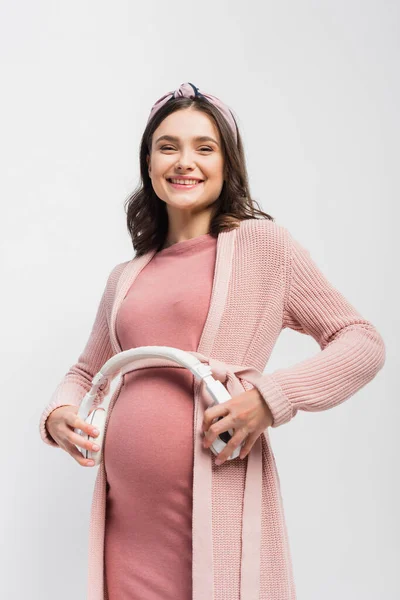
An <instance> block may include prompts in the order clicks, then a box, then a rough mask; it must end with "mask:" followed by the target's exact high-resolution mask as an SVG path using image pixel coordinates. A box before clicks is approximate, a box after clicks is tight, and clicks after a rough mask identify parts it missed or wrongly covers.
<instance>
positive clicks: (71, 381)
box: [39, 265, 120, 448]
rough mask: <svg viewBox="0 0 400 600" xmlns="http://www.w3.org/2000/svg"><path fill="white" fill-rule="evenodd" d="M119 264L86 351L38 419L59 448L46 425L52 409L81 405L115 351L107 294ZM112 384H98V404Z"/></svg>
mask: <svg viewBox="0 0 400 600" xmlns="http://www.w3.org/2000/svg"><path fill="white" fill-rule="evenodd" d="M119 266H120V265H117V266H116V267H114V269H113V270H112V271H111V273H110V274H109V276H108V279H107V283H106V285H105V287H104V290H103V294H102V297H101V299H100V303H99V305H98V307H97V312H96V316H95V319H94V323H93V325H92V329H91V332H90V335H89V338H88V340H87V342H86V345H85V347H84V349H83V351H82V352H81V354H80V356H79V357H78V360H77V362H76V363H75V364H73V365H72V366H71V367H70V368H69V370H68V371H67V373H66V374H65V375H64V377H63V378H62V380H61V381H60V383H59V384H58V386H57V387H56V389H55V390H54V392H53V395H52V397H51V399H50V402H49V403H48V405H47V406H46V407H45V409H44V410H43V412H42V414H41V417H40V422H39V431H40V436H41V438H42V440H43V441H44V442H45V443H46V444H49V445H50V446H54V447H56V448H59V446H58V444H57V443H56V442H55V440H54V439H53V438H52V437H51V435H50V434H49V433H48V431H47V429H46V420H47V418H48V416H49V415H50V413H51V412H52V411H53V410H55V409H56V408H59V407H60V406H66V405H69V406H71V405H72V406H79V405H80V403H81V401H82V399H83V397H84V396H85V394H86V393H87V392H88V391H89V390H90V388H91V385H92V379H93V377H94V376H95V375H96V373H97V372H98V371H99V369H100V368H101V367H102V366H103V364H104V363H105V362H106V361H107V360H108V359H109V358H111V356H112V355H113V350H112V347H111V340H110V331H109V324H108V320H107V311H108V298H109V297H110V295H111V289H110V288H111V287H112V284H113V281H114V279H115V277H114V275H115V273H116V271H117V269H118V267H119ZM109 388H110V383H109V382H108V383H107V384H104V385H103V387H100V388H99V393H98V397H97V398H96V400H95V404H96V405H97V404H98V403H100V402H101V401H102V400H103V398H104V396H105V395H106V394H107V392H108V390H109Z"/></svg>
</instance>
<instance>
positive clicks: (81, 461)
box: [64, 441, 94, 467]
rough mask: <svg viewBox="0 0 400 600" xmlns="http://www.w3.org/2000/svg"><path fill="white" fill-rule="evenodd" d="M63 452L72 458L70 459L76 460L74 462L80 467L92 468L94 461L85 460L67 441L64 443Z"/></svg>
mask: <svg viewBox="0 0 400 600" xmlns="http://www.w3.org/2000/svg"><path fill="white" fill-rule="evenodd" d="M64 450H65V451H66V452H68V454H70V455H71V456H72V458H74V459H75V460H76V462H77V463H79V464H80V465H81V466H82V467H93V466H94V460H92V459H88V458H85V457H84V456H83V454H82V452H80V451H79V450H78V448H76V446H74V445H73V444H71V443H70V442H68V441H66V442H65V444H64Z"/></svg>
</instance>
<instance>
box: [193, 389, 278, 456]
mask: <svg viewBox="0 0 400 600" xmlns="http://www.w3.org/2000/svg"><path fill="white" fill-rule="evenodd" d="M217 417H224V418H222V419H220V420H219V421H216V422H215V423H212V422H213V420H214V419H215V418H217ZM272 423H273V417H272V413H271V411H270V409H269V407H268V405H267V403H266V402H265V400H264V398H263V397H262V396H261V394H260V392H259V391H258V390H257V389H256V388H252V389H251V390H248V391H245V392H243V393H242V394H239V395H238V396H234V397H233V398H231V399H230V400H227V401H226V402H223V403H222V404H217V405H215V406H210V407H209V408H207V410H205V412H204V419H203V425H202V429H203V432H204V440H203V446H204V448H209V447H210V446H211V445H212V444H213V442H214V440H215V439H216V438H217V437H218V436H219V435H220V434H221V433H223V432H224V431H228V429H233V430H234V435H233V436H232V438H231V439H230V440H229V442H228V443H227V444H226V446H225V448H224V449H223V451H222V452H220V454H218V456H217V458H216V461H215V463H216V464H217V465H220V464H222V463H223V462H225V460H227V459H228V458H229V457H230V456H231V454H232V453H233V451H234V450H235V448H237V447H238V446H239V445H240V444H241V443H242V442H243V440H244V439H245V438H246V437H247V436H248V437H247V440H246V442H245V443H244V444H243V447H242V449H241V451H240V455H239V457H240V458H245V457H246V456H247V454H248V453H249V452H250V450H251V448H252V447H253V446H254V444H255V442H256V440H257V439H258V437H259V436H260V435H261V434H262V433H263V431H265V429H266V428H267V427H270V426H271V425H272Z"/></svg>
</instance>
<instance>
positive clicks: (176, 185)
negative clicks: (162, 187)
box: [167, 179, 204, 190]
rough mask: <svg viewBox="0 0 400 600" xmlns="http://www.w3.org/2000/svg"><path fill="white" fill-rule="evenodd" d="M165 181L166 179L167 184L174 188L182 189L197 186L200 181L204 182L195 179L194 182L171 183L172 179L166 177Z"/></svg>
mask: <svg viewBox="0 0 400 600" xmlns="http://www.w3.org/2000/svg"><path fill="white" fill-rule="evenodd" d="M167 181H168V183H169V185H170V186H171V187H173V188H174V189H176V190H183V189H185V190H191V189H193V188H195V187H198V186H199V185H201V184H202V183H204V182H203V181H197V182H196V183H172V181H171V180H170V179H167Z"/></svg>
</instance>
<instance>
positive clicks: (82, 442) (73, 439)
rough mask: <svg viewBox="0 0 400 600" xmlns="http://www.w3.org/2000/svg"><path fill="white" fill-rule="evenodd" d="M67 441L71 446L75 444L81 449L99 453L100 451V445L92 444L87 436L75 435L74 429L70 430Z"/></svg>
mask: <svg viewBox="0 0 400 600" xmlns="http://www.w3.org/2000/svg"><path fill="white" fill-rule="evenodd" d="M67 440H68V442H69V443H70V444H75V445H76V446H79V448H83V449H86V450H92V451H93V452H98V451H99V449H100V447H99V445H98V444H96V442H91V441H90V440H89V439H87V438H86V436H85V434H84V435H81V434H79V433H75V431H73V430H72V429H69V430H68V434H67ZM96 448H97V449H96Z"/></svg>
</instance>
